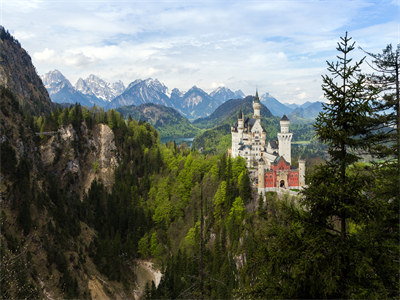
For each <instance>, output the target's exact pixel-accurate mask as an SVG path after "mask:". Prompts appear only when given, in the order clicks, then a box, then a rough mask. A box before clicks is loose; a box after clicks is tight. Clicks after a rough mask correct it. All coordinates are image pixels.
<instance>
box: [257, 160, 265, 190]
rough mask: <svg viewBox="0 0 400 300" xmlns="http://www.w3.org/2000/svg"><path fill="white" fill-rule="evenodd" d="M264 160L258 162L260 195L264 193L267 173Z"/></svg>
mask: <svg viewBox="0 0 400 300" xmlns="http://www.w3.org/2000/svg"><path fill="white" fill-rule="evenodd" d="M264 167H265V164H264V160H263V159H262V158H260V159H259V160H258V193H262V192H263V191H264V188H265V177H264V176H265V171H264Z"/></svg>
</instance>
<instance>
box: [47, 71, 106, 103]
mask: <svg viewBox="0 0 400 300" xmlns="http://www.w3.org/2000/svg"><path fill="white" fill-rule="evenodd" d="M42 81H43V84H44V86H45V87H46V89H47V91H48V92H49V94H50V98H51V100H52V101H53V102H56V103H71V104H74V103H80V104H81V105H85V106H89V107H90V106H93V105H98V106H104V105H105V102H104V101H103V100H102V99H100V98H97V97H96V96H95V95H93V94H92V95H89V94H88V95H85V94H83V93H82V92H80V91H77V90H76V89H75V88H74V87H73V86H72V84H71V82H69V80H68V79H67V78H66V77H65V76H64V75H63V74H61V72H60V71H58V70H54V71H50V72H48V73H46V74H44V75H43V76H42Z"/></svg>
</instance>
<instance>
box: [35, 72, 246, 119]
mask: <svg viewBox="0 0 400 300" xmlns="http://www.w3.org/2000/svg"><path fill="white" fill-rule="evenodd" d="M42 81H43V83H44V85H45V87H46V88H47V90H48V92H49V95H50V98H51V100H52V101H53V102H56V103H75V102H79V103H81V104H82V105H86V106H93V105H97V106H101V107H104V108H105V109H112V108H118V107H121V106H128V105H141V104H145V103H154V104H160V105H164V106H167V107H172V108H174V109H176V110H177V111H178V112H180V113H181V114H182V115H184V116H185V117H187V118H189V119H196V118H200V117H205V116H208V115H210V114H211V113H212V112H213V111H214V110H215V109H216V108H217V107H218V106H219V105H220V104H222V103H223V102H225V101H226V100H228V99H232V98H243V97H244V94H243V92H242V91H240V90H238V91H235V92H233V91H231V90H230V89H228V88H226V87H219V88H217V89H216V90H214V91H213V92H211V93H210V94H208V93H206V92H205V91H203V90H202V89H200V88H198V87H196V86H193V87H192V88H191V89H189V90H188V91H187V92H182V91H180V90H179V89H177V88H174V89H172V91H171V92H170V91H169V89H168V87H166V86H165V85H164V84H163V83H161V82H160V81H158V80H157V79H152V78H148V79H145V80H142V79H137V80H135V81H133V82H131V83H130V84H129V85H128V87H126V88H125V86H124V84H123V83H122V82H121V81H118V82H115V83H107V82H106V81H104V80H103V79H101V78H99V77H98V76H95V75H93V74H91V75H89V76H88V78H86V79H82V78H79V79H78V81H77V82H76V84H75V86H73V85H72V84H71V82H70V81H69V80H68V79H67V78H66V77H65V76H64V75H63V74H62V73H61V72H60V71H58V70H54V71H50V72H48V73H46V74H44V75H43V76H42Z"/></svg>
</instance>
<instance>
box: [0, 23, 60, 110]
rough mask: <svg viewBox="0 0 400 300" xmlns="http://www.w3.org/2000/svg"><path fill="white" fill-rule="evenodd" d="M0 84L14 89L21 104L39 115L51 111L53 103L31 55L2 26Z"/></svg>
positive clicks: (0, 30) (0, 35)
mask: <svg viewBox="0 0 400 300" xmlns="http://www.w3.org/2000/svg"><path fill="white" fill-rule="evenodd" d="M0 85H2V86H4V87H6V88H8V89H9V90H11V91H13V93H14V95H15V96H16V98H17V100H18V102H19V104H20V106H21V107H22V108H23V109H24V110H25V111H27V112H30V113H32V114H35V115H38V114H41V113H49V112H50V111H51V109H52V106H53V105H52V103H51V100H50V97H49V94H48V93H47V90H46V88H45V87H44V86H43V84H42V80H41V79H40V77H39V76H38V74H37V73H36V69H35V67H34V66H33V65H32V60H31V57H30V56H29V55H28V53H27V52H26V51H25V50H24V49H23V48H21V45H20V44H19V42H18V41H17V40H15V39H14V38H13V37H12V36H11V35H10V34H9V33H8V32H7V31H6V30H5V29H4V27H2V26H0Z"/></svg>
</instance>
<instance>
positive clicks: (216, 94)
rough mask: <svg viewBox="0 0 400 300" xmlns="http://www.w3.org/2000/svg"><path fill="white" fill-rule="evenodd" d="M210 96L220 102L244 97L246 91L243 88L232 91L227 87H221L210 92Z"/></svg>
mask: <svg viewBox="0 0 400 300" xmlns="http://www.w3.org/2000/svg"><path fill="white" fill-rule="evenodd" d="M210 96H211V97H212V98H214V99H215V100H217V101H218V102H219V103H220V104H222V103H224V102H225V101H227V100H230V99H243V98H244V96H245V95H244V93H243V92H242V91H241V90H237V91H236V92H232V91H231V90H230V89H228V88H226V87H219V88H217V89H215V90H214V91H212V92H211V93H210Z"/></svg>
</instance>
